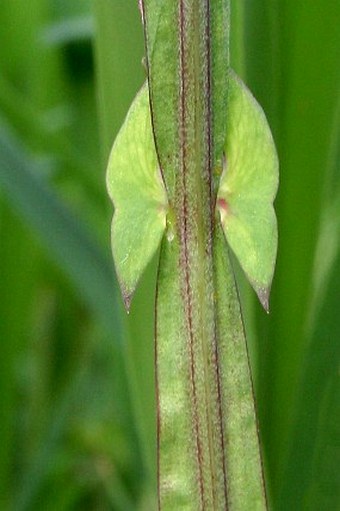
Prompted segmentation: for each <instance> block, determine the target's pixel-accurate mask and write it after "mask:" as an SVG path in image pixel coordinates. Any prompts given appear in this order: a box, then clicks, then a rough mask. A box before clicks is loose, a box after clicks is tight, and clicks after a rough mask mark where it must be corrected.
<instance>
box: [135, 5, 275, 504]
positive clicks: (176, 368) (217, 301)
mask: <svg viewBox="0 0 340 511" xmlns="http://www.w3.org/2000/svg"><path fill="white" fill-rule="evenodd" d="M153 4H154V1H153V0H145V2H144V18H145V21H146V29H145V30H146V41H147V50H148V51H147V54H148V68H149V84H150V99H151V108H152V118H153V127H154V133H155V141H156V147H157V152H158V158H159V162H160V166H161V169H162V172H163V177H164V181H165V185H166V188H167V192H168V199H169V215H168V223H169V225H168V231H167V235H166V236H165V238H164V240H163V244H162V251H161V258H160V267H159V277H158V292H157V320H156V321H157V324H156V376H157V403H158V455H159V460H158V467H159V507H160V509H162V511H168V510H169V511H170V510H175V509H188V510H197V509H200V510H211V511H213V510H214V511H218V510H225V509H228V510H233V511H234V510H238V509H239V510H245V509H259V510H263V509H265V508H266V503H265V492H264V484H263V478H262V469H261V461H260V454H259V446H258V437H257V429H256V420H255V412H254V403H253V393H252V385H251V380H250V374H249V366H248V358H247V351H246V345H245V339H244V333H243V326H242V321H241V316H240V309H239V302H238V297H237V293H236V289H235V284H234V279H233V275H232V271H231V267H230V264H229V259H228V251H227V247H226V243H225V240H224V238H223V234H222V231H221V227H220V219H219V217H218V215H217V214H215V202H216V186H215V183H216V184H218V174H219V172H220V171H221V167H222V150H223V145H224V139H225V131H226V120H227V112H226V104H227V101H226V95H227V87H228V4H227V3H226V2H224V1H222V0H215V1H209V0H186V1H184V0H177V1H176V2H174V1H171V2H170V0H165V1H164V2H163V6H162V9H161V16H160V17H159V18H158V19H157V31H156V30H155V28H154V26H155V18H153V17H152V15H153V11H152V9H153V6H154V5H153ZM156 32H157V35H156V36H154V34H155V33H156ZM150 34H152V36H151V35H150ZM153 37H155V40H153ZM151 40H152V41H153V43H151V42H150V41H151Z"/></svg>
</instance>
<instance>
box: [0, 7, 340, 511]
mask: <svg viewBox="0 0 340 511" xmlns="http://www.w3.org/2000/svg"><path fill="white" fill-rule="evenodd" d="M231 3H232V41H231V43H232V44H231V56H232V62H233V66H234V68H235V69H236V70H237V71H238V72H239V74H240V75H241V76H242V77H243V79H244V80H245V81H246V83H247V84H248V85H249V87H250V88H251V90H252V91H253V93H254V94H255V96H256V97H257V99H258V100H259V101H260V102H261V104H262V105H263V107H264V109H265V111H266V113H267V116H268V119H269V122H270V124H271V126H272V129H273V133H274V138H275V140H276V143H277V147H278V151H279V156H280V162H281V185H280V192H279V195H278V198H277V201H276V206H277V213H278V220H279V230H280V246H279V257H278V263H277V271H276V275H275V280H274V284H273V290H272V300H271V314H270V315H269V316H267V315H266V314H265V313H264V312H263V311H262V310H261V309H260V307H259V306H258V304H257V303H256V300H255V298H254V296H253V293H252V291H250V290H249V288H248V286H247V284H246V283H245V282H244V279H243V277H242V275H239V279H240V287H241V295H242V302H243V306H244V315H245V322H246V328H247V332H248V337H249V345H250V353H251V359H252V367H253V374H254V380H255V387H256V396H257V407H258V411H259V421H260V432H261V439H262V446H263V451H264V458H265V467H266V474H267V484H268V492H269V494H270V501H271V507H272V509H273V510H274V511H278V510H284V511H286V510H287V511H288V510H298V511H299V510H308V511H309V510H311V511H328V510H329V511H333V510H336V509H340V476H339V474H340V436H339V424H340V387H339V359H340V356H339V355H340V342H339V340H340V339H339V338H340V244H339V239H340V176H339V172H340V142H339V131H340V67H339V62H340V32H339V26H340V2H339V1H338V0H307V1H306V2H296V1H293V0H285V1H282V0H281V1H279V0H232V2H231ZM143 53H144V48H143V34H142V27H141V23H140V16H139V12H138V8H137V0H93V1H90V0H30V2H27V1H25V0H1V5H0V509H1V510H4V511H7V510H14V511H29V510H35V511H40V510H52V511H58V510H60V511H64V510H65V511H67V510H99V511H100V510H103V511H104V510H105V511H106V510H114V511H116V510H118V511H129V510H131V511H132V510H140V511H142V510H145V511H146V510H153V509H155V508H156V504H155V477H156V476H155V474H156V469H155V412H154V393H153V378H154V375H153V302H154V285H155V270H156V264H157V262H156V261H153V263H152V264H151V265H150V267H149V268H148V270H147V273H146V275H145V277H144V278H143V282H142V285H141V286H140V289H139V291H138V293H137V295H136V297H135V300H134V303H133V306H132V311H131V314H130V315H129V316H127V315H126V314H125V313H124V311H123V308H122V303H121V299H120V296H119V291H118V288H117V283H116V279H115V274H114V269H113V264H112V261H111V255H110V241H109V231H110V222H111V216H112V207H111V205H110V204H109V200H108V198H107V194H106V189H105V166H106V161H107V158H108V154H109V150H110V146H111V144H112V142H113V140H114V137H115V134H116V133H117V130H118V129H119V127H120V125H121V123H122V121H123V119H124V116H125V114H126V112H127V109H128V107H129V104H130V103H131V101H132V99H133V97H134V94H135V93H136V91H137V90H138V88H139V87H140V85H141V84H142V83H143V80H144V79H145V71H144V68H143V66H142V64H141V59H142V57H143ZM245 511H248V510H245ZM250 511H251V510H250Z"/></svg>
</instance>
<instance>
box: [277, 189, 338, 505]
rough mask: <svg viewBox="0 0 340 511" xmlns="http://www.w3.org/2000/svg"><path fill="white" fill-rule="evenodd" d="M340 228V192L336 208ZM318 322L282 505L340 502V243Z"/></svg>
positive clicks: (305, 368)
mask: <svg viewBox="0 0 340 511" xmlns="http://www.w3.org/2000/svg"><path fill="white" fill-rule="evenodd" d="M336 215H337V216H336V218H337V219H338V222H337V224H338V226H337V227H338V229H337V232H338V233H339V227H340V225H339V224H340V222H339V218H340V195H339V200H338V204H337V209H336ZM337 243H338V247H337V248H338V250H337V258H336V260H335V263H334V265H333V267H332V270H331V272H330V274H329V279H328V282H329V285H328V289H327V291H326V293H325V295H324V300H323V306H322V308H321V311H320V313H319V315H318V320H317V326H316V328H315V331H314V334H313V336H312V339H311V343H310V345H309V346H308V349H307V351H306V353H305V362H304V365H303V377H302V382H301V386H300V392H299V399H298V402H297V408H296V410H297V412H296V417H295V428H294V431H293V440H292V447H291V452H290V457H289V459H288V463H287V467H286V473H285V475H284V479H283V488H282V492H281V498H280V502H281V503H282V506H283V507H282V509H301V511H319V510H321V509H325V510H326V509H327V510H328V509H329V510H331V509H339V506H340V472H339V466H340V455H339V453H340V451H339V441H340V434H339V424H340V400H339V396H340V385H339V360H340V343H339V339H340V317H339V290H340V244H339V235H337Z"/></svg>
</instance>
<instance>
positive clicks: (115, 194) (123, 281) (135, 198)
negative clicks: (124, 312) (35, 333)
mask: <svg viewBox="0 0 340 511" xmlns="http://www.w3.org/2000/svg"><path fill="white" fill-rule="evenodd" d="M107 186H108V191H109V194H110V197H111V199H112V201H113V204H114V207H115V213H114V217H113V222H112V251H113V257H114V261H115V266H116V271H117V276H118V280H119V283H120V286H121V290H122V294H123V298H124V301H125V305H126V307H127V308H129V305H130V301H131V297H132V294H133V292H134V290H135V288H136V285H137V282H138V280H139V278H140V276H141V274H142V272H143V270H144V269H145V267H146V265H147V264H148V262H149V261H150V259H151V258H152V256H153V255H154V253H155V251H156V250H157V247H158V245H159V243H160V240H161V237H162V234H163V232H164V229H165V223H166V209H167V199H166V193H165V189H164V186H163V183H162V178H161V174H160V171H159V167H158V162H157V155H156V151H155V146H154V140H153V134H152V129H151V118H150V108H149V95H148V88H147V86H146V85H145V86H143V88H142V89H141V91H140V93H139V94H138V95H137V97H136V99H135V101H134V103H133V104H132V106H131V108H130V111H129V113H128V115H127V118H126V121H125V123H124V125H123V127H122V129H121V130H120V132H119V134H118V136H117V138H116V141H115V143H114V145H113V148H112V152H111V156H110V160H109V166H108V173H107Z"/></svg>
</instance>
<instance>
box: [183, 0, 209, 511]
mask: <svg viewBox="0 0 340 511" xmlns="http://www.w3.org/2000/svg"><path fill="white" fill-rule="evenodd" d="M185 21H186V20H185V8H184V1H183V0H180V2H179V30H180V85H181V90H180V121H181V124H180V149H181V170H182V194H183V195H182V201H183V202H182V212H181V217H182V218H181V220H182V223H181V225H180V237H181V244H180V246H181V262H182V266H183V269H184V272H185V279H184V280H185V299H184V301H185V306H186V307H185V309H186V313H187V321H188V334H189V353H190V380H191V387H192V389H191V390H192V401H193V422H194V428H195V435H196V449H197V462H198V472H199V473H198V484H199V489H200V500H201V508H202V510H204V483H203V474H202V463H203V459H202V445H201V441H200V426H199V416H198V403H197V390H196V382H195V380H196V374H195V363H194V340H195V339H194V333H193V325H192V298H191V288H190V272H189V251H188V225H187V216H188V203H187V201H188V198H187V183H186V173H187V167H186V128H185V120H186V104H185V103H186V74H185Z"/></svg>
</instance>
